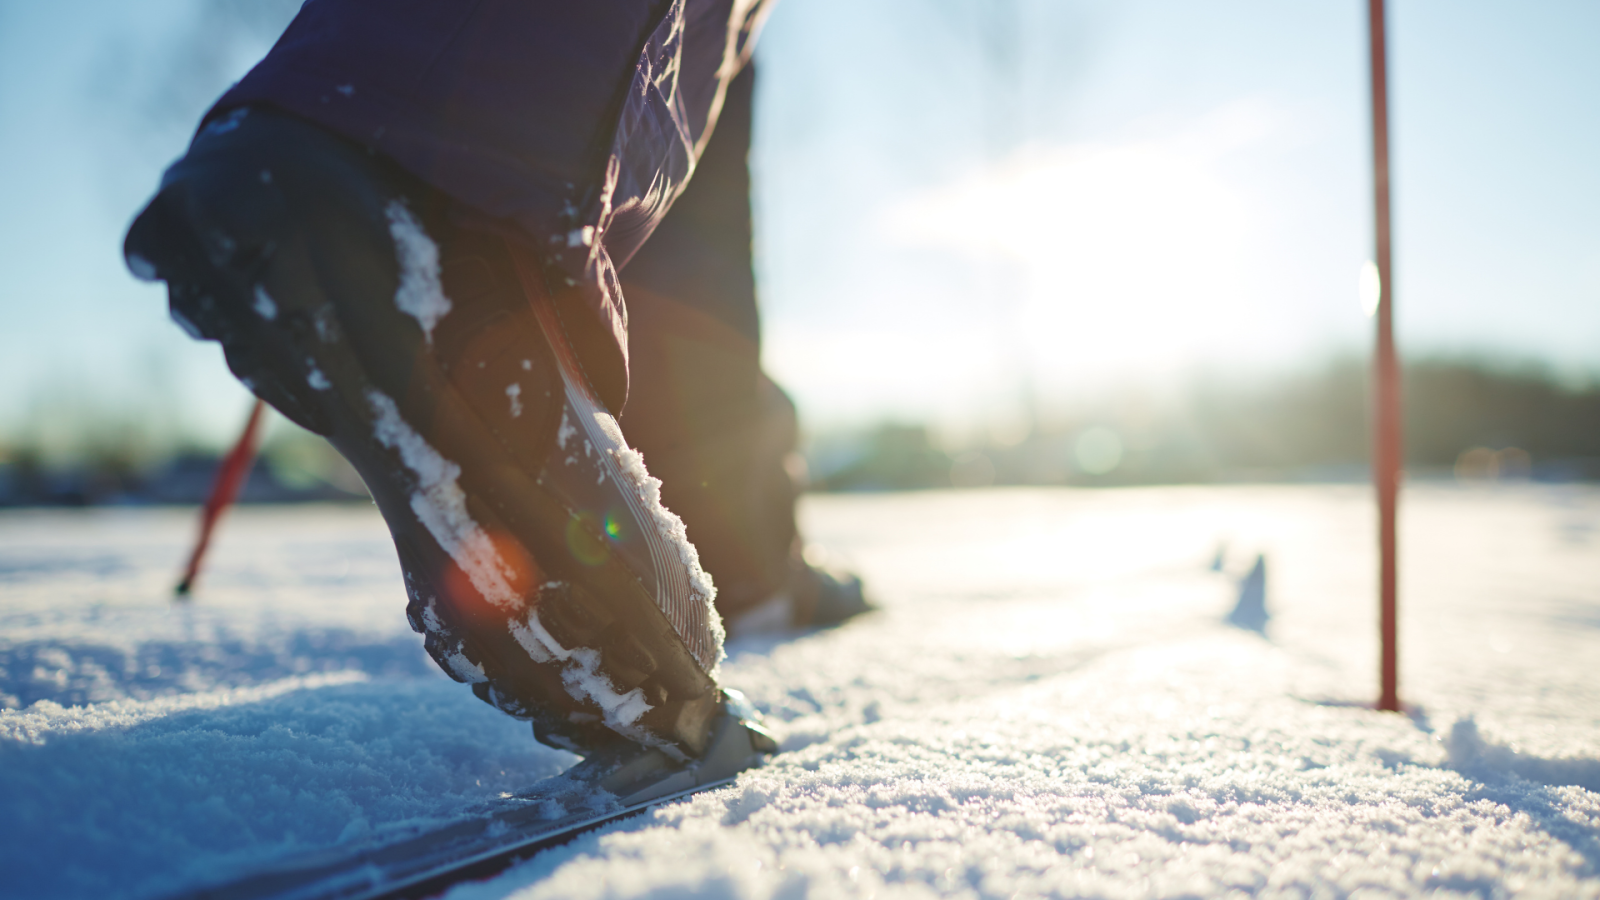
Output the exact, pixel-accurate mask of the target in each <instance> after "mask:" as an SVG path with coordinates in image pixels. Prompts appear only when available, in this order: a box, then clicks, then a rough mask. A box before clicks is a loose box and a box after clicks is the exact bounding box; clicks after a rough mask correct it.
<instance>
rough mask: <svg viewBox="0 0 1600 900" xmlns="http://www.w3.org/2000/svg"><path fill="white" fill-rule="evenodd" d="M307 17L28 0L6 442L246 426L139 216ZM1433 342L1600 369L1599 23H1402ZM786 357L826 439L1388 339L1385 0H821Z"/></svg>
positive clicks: (11, 136)
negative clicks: (1379, 123)
mask: <svg viewBox="0 0 1600 900" xmlns="http://www.w3.org/2000/svg"><path fill="white" fill-rule="evenodd" d="M295 6H296V4H294V3H293V2H290V0H257V2H248V0H58V2H52V3H49V4H41V3H32V2H27V0H0V316H3V322H4V325H5V327H4V328H3V329H0V435H4V434H7V433H15V432H16V431H17V430H19V429H24V428H33V429H38V428H48V427H68V426H67V425H65V424H62V423H67V422H70V421H72V420H73V415H69V413H76V414H78V418H82V414H83V413H85V412H87V413H88V414H90V415H100V416H102V417H105V418H115V417H117V416H124V417H126V416H130V415H131V416H136V417H137V418H139V419H140V420H141V421H143V422H144V423H145V424H146V425H147V426H149V427H153V428H157V429H161V430H166V431H169V432H171V433H174V434H183V435H186V436H188V437H190V438H193V439H198V440H201V441H205V442H212V443H216V442H220V441H222V440H225V439H226V437H227V436H228V435H229V434H230V433H231V432H232V431H233V430H234V429H236V428H237V427H238V425H239V423H240V422H241V421H242V419H243V416H244V414H245V411H246V409H247V407H248V398H247V396H246V395H245V394H244V392H243V390H242V389H241V388H239V387H238V386H237V385H235V384H233V382H232V379H231V378H230V377H229V376H228V375H227V373H226V370H225V368H224V367H223V365H222V362H221V354H220V352H219V351H218V350H217V348H216V347H215V345H211V344H196V343H194V342H191V341H189V340H188V339H187V338H186V337H184V336H183V334H182V333H181V332H180V331H179V330H178V329H177V328H176V327H175V326H173V325H172V324H171V323H170V322H169V321H168V320H167V319H166V316H165V301H164V296H163V291H162V289H161V288H160V287H159V286H148V285H141V284H139V283H137V282H135V281H133V279H132V278H130V277H128V276H127V275H126V273H125V272H123V270H122V267H121V260H120V250H119V248H120V243H121V234H122V232H123V230H124V229H125V228H126V225H127V223H128V221H129V220H130V219H131V217H132V215H133V214H134V212H135V211H136V210H137V208H138V207H139V205H140V204H141V203H142V202H143V201H144V200H145V199H146V198H147V197H148V195H149V193H150V192H151V191H152V190H153V188H154V186H155V184H156V181H157V179H158V177H159V173H160V171H161V168H162V167H163V166H164V165H165V164H166V163H167V162H169V161H170V160H171V159H172V158H173V157H175V156H176V155H178V154H179V153H180V152H181V150H182V148H183V146H184V144H185V142H186V140H187V138H188V136H189V132H190V130H191V129H192V128H193V125H194V123H195V121H196V120H197V119H198V117H199V115H200V114H201V112H203V110H204V109H205V107H206V106H207V105H208V103H209V102H210V100H211V99H212V98H214V96H215V95H216V94H217V93H219V92H220V91H221V89H222V88H223V87H225V86H226V85H227V84H228V83H229V82H230V81H231V80H232V79H234V78H237V77H238V76H239V75H240V74H242V73H243V72H244V71H246V70H247V69H248V67H249V66H250V65H251V64H252V63H253V61H254V60H255V59H257V58H259V56H260V55H261V54H262V53H263V52H265V50H266V48H267V47H268V46H269V45H270V42H271V40H272V38H273V37H274V36H275V35H276V33H277V31H278V30H280V29H281V27H282V25H283V24H284V23H285V22H286V21H287V18H288V17H289V16H290V15H292V13H293V10H294V8H295ZM1390 32H1391V47H1390V51H1391V89H1392V92H1393V93H1392V126H1391V127H1392V133H1393V153H1394V179H1395V182H1394V183H1395V201H1394V202H1395V207H1394V214H1395V223H1396V238H1395V260H1396V262H1395V272H1396V280H1395V284H1394V285H1391V286H1389V287H1390V289H1391V291H1392V296H1393V297H1394V299H1395V309H1396V316H1397V320H1396V321H1397V328H1398V334H1399V339H1400V345H1401V349H1402V352H1404V353H1412V354H1421V353H1441V352H1444V353H1466V352H1472V353H1485V354H1491V355H1497V356H1501V357H1505V358H1514V359H1532V360H1539V361H1543V362H1545V363H1546V364H1548V365H1550V366H1552V367H1554V368H1556V369H1557V370H1559V371H1562V372H1564V373H1567V374H1570V375H1573V376H1574V377H1583V376H1586V375H1593V374H1594V373H1597V372H1600V170H1597V167H1596V166H1595V164H1594V160H1596V159H1600V54H1595V53H1593V52H1592V48H1593V47H1594V46H1596V42H1597V41H1600V5H1596V4H1593V3H1588V2H1579V0H1572V2H1557V0H1546V2H1539V3H1530V4H1518V5H1515V6H1512V5H1509V4H1495V3H1489V2H1463V0H1453V2H1447V0H1401V2H1394V3H1391V12H1390ZM758 63H759V66H760V69H759V76H758V83H759V88H758V91H759V94H758V96H759V101H758V102H759V107H758V113H757V135H756V146H755V148H754V150H753V155H752V164H753V167H754V171H755V175H756V189H755V196H754V203H755V209H756V221H757V270H758V274H759V275H760V278H761V291H762V305H763V314H764V317H765V325H766V337H765V341H766V343H765V360H766V363H767V366H768V367H769V369H770V370H771V371H772V372H773V373H774V375H775V376H777V377H778V379H779V380H780V381H781V382H782V383H784V384H785V385H787V386H788V387H789V388H790V390H791V392H792V393H793V394H794V395H795V396H796V398H797V399H798V400H799V402H800V405H801V410H802V415H803V416H804V417H805V420H806V422H807V423H808V424H809V425H810V426H811V427H812V428H827V427H832V426H836V425H840V424H849V423H860V422H866V421H872V420H875V419H880V418H896V419H900V420H902V421H927V422H930V423H932V424H934V425H936V426H937V427H940V428H944V429H951V430H956V431H961V430H967V431H971V430H973V429H978V430H982V429H1003V428H1005V427H1007V423H1009V422H1014V421H1015V420H1016V419H1017V418H1018V416H1020V415H1022V414H1023V412H1024V410H1027V409H1032V410H1033V411H1034V413H1035V414H1036V415H1041V414H1042V415H1045V416H1048V415H1049V414H1050V412H1051V411H1053V410H1059V409H1064V408H1068V407H1070V406H1071V404H1073V403H1074V402H1077V401H1079V400H1082V399H1083V398H1087V397H1092V396H1095V395H1096V394H1097V393H1103V392H1105V391H1107V390H1110V389H1112V388H1114V387H1117V386H1119V385H1127V384H1130V383H1138V384H1144V385H1148V386H1152V387H1156V388H1164V389H1170V388H1174V387H1181V386H1182V384H1184V383H1185V382H1186V381H1187V380H1189V379H1192V378H1194V377H1197V373H1200V372H1209V371H1218V370H1222V371H1234V372H1249V373H1254V374H1256V375H1257V376H1258V377H1270V376H1271V375H1273V374H1274V373H1279V372H1283V371H1287V370H1293V369H1296V368H1303V367H1306V366H1311V365H1315V364H1317V363H1319V362H1321V361H1323V360H1326V359H1328V358H1329V357H1330V356H1332V355H1336V354H1351V353H1362V352H1365V348H1366V346H1367V344H1368V343H1369V341H1370V330H1371V320H1370V319H1368V318H1366V317H1365V316H1364V314H1363V312H1362V309H1361V305H1360V302H1359V300H1358V295H1357V281H1358V274H1359V272H1360V269H1361V265H1362V263H1363V262H1364V261H1365V260H1366V259H1367V258H1368V257H1370V255H1371V249H1370V245H1371V225H1370V218H1371V203H1370V193H1371V188H1370V165H1369V158H1370V146H1369V132H1368V125H1367V118H1366V117H1367V94H1366V92H1367V80H1366V45H1365V4H1363V3H1360V2H1358V0H1339V2H1332V0H1318V2H1306V0H1299V2H1284V0H1277V2H1268V0H1216V2H1210V3H1207V4H1203V5H1202V4H1193V3H1187V2H1181V0H1121V2H1111V0H1072V2H1068V0H1037V2H1031V0H1005V2H999V0H981V2H980V0H878V2H874V3H871V4H863V3H859V2H855V3H846V2H844V0H785V2H783V3H780V4H779V5H778V7H777V10H776V12H775V13H774V14H773V16H772V18H771V20H770V22H769V24H768V28H767V30H766V33H765V34H764V35H763V37H762V42H761V46H760V51H759V54H758Z"/></svg>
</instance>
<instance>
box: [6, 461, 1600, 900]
mask: <svg viewBox="0 0 1600 900" xmlns="http://www.w3.org/2000/svg"><path fill="white" fill-rule="evenodd" d="M805 513H806V522H807V530H808V533H809V534H810V535H811V536H812V538H813V539H816V540H819V541H821V542H823V543H824V544H826V545H827V546H828V547H829V548H830V549H831V550H832V551H834V553H835V554H836V555H837V556H841V557H843V558H844V559H846V560H848V561H851V562H853V564H854V565H855V566H856V567H857V568H858V569H859V570H860V571H861V572H862V573H863V574H864V575H865V576H866V577H867V579H868V583H869V586H870V587H871V589H872V590H873V592H874V593H875V595H876V596H877V598H878V600H879V601H880V602H881V603H882V604H883V605H884V607H885V609H884V610H883V611H882V612H880V613H876V614H873V615H871V616H869V617H867V618H865V619H862V620H859V621H857V622H854V623H851V624H849V625H846V626H844V627H841V628H838V629H834V630H831V631H823V632H817V633H810V634H798V635H781V636H767V637H744V638H738V639H735V640H733V641H731V642H730V643H729V646H728V649H729V658H728V660H727V661H726V662H725V663H724V666H723V677H724V679H725V680H726V681H727V682H728V683H729V684H731V685H734V686H736V687H739V688H741V689H742V690H744V691H745V692H746V693H747V694H748V695H749V696H750V698H751V699H752V700H753V701H754V702H755V703H756V704H757V705H758V706H759V707H761V708H762V709H764V710H765V711H766V712H767V713H768V716H769V719H770V721H771V723H772V724H773V726H774V727H775V729H776V730H777V731H778V732H779V734H780V737H781V738H782V741H783V745H784V749H785V751H786V752H785V753H783V754H782V755H781V756H779V757H777V758H776V759H775V760H774V761H773V762H772V763H771V764H770V765H768V766H767V767H766V768H764V769H762V770H759V771H755V772H750V773H746V774H745V775H743V776H741V777H740V779H739V780H738V782H737V783H736V784H735V785H733V786H731V787H729V788H725V789H722V790H719V791H715V792H712V793H708V794H704V795H701V796H699V797H696V798H693V799H690V800H687V801H683V802H679V803H676V804H673V805H670V806H667V807H665V808H662V809H660V810H658V811H656V812H654V813H651V814H647V815H644V816H640V817H637V818H634V819H632V820H628V821H625V822H622V823H619V824H616V825H613V826H611V827H609V828H606V829H603V830H601V831H598V832H595V833H593V834H591V835H588V836H585V837H582V838H580V839H578V840H576V841H575V842H573V843H572V844H569V845H568V846H566V847H562V848H558V849H555V850H552V851H548V852H546V853H544V854H542V855H541V856H539V857H537V858H535V859H534V860H531V861H529V862H527V863H524V864H521V865H519V866H518V867H515V868H513V869H512V870H510V871H508V872H507V873H505V874H503V875H502V876H500V877H498V878H495V879H492V880H489V881H486V882H481V883H475V884H470V885H464V886H461V887H458V888H457V889H455V890H454V891H453V892H451V894H450V896H451V897H452V898H455V900H466V898H503V897H519V898H543V897H646V896H649V897H680V896H681V897H687V896H695V897H760V898H765V897H805V896H811V897H834V896H850V897H869V896H873V897H931V896H943V897H985V898H987V897H996V898H999V897H1013V896H1017V897H1034V896H1106V897H1183V896H1225V895H1228V894H1230V893H1235V892H1237V893H1242V894H1247V895H1256V896H1330V897H1338V896H1390V895H1421V894H1437V895H1443V896H1454V895H1467V896H1484V897H1494V896H1506V895H1527V896H1600V793H1596V791H1600V685H1597V678H1596V676H1595V670H1596V666H1597V662H1600V491H1596V490H1593V489H1575V488H1554V487H1503V488H1481V489H1467V488H1456V487H1444V486H1426V485H1425V486H1421V487H1415V488H1412V489H1409V490H1408V491H1407V493H1406V495H1405V500H1404V506H1403V521H1402V540H1403V544H1402V546H1403V550H1404V553H1405V556H1404V562H1405V565H1404V568H1403V570H1402V590H1403V594H1402V598H1403V602H1404V604H1405V605H1404V607H1403V611H1402V619H1401V625H1402V629H1403V640H1404V643H1403V647H1402V649H1403V655H1402V672H1403V683H1402V687H1403V690H1404V694H1405V697H1406V699H1407V700H1408V701H1409V702H1410V703H1412V704H1415V707H1414V708H1413V709H1412V711H1411V714H1410V715H1409V716H1398V715H1387V714H1380V713H1376V712H1372V711H1370V710H1367V709H1365V708H1363V707H1362V705H1361V704H1363V703H1365V702H1366V701H1368V700H1369V699H1370V698H1371V697H1372V696H1373V695H1374V694H1375V693H1376V686H1375V684H1374V677H1373V671H1374V669H1375V653H1376V648H1375V646H1374V641H1373V639H1372V638H1373V632H1374V630H1375V625H1374V621H1375V616H1374V613H1373V605H1374V604H1373V600H1372V594H1373V590H1372V584H1373V577H1372V571H1373V556H1374V554H1373V551H1372V535H1373V522H1372V509H1371V502H1370V499H1369V497H1368V495H1367V492H1366V491H1365V490H1363V489H1360V488H1354V487H1351V488H1343V487H1235V488H1164V489H1140V490H1125V491H1070V490H1011V491H970V492H956V493H920V494H902V495H876V496H830V497H813V498H808V500H807V502H806V507H805ZM192 518H193V517H192V513H190V512H187V511H181V510H121V509H115V510H96V511H86V512H15V511H13V512H7V513H4V514H0V705H3V706H6V707H10V708H9V709H6V710H4V711H0V823H4V824H0V871H3V872H4V873H5V876H4V878H0V896H6V897H13V896H14V897H42V896H52V897H146V896H153V895H160V894H163V893H167V892H170V891H173V890H178V889H181V888H183V887H184V886H193V885H196V884H199V883H201V882H204V881H208V880H210V879H213V878H216V877H220V876H222V875H225V874H226V873H228V872H231V871H238V870H240V869H242V868H247V867H250V866H253V865H258V864H261V863H262V862H265V861H269V860H270V859H271V858H273V857H274V856H277V855H280V854H283V853H288V852H293V851H295V850H297V849H304V848H308V847H317V846H324V845H328V844H333V843H337V842H339V841H348V840H352V839H355V838H357V837H359V836H363V835H367V834H370V833H372V832H374V831H378V832H381V831H384V830H388V829H393V828H397V827H399V826H401V825H402V824H404V823H407V822H415V821H418V820H426V819H430V818H445V817H448V816H449V815H450V814H451V812H452V811H455V810H459V809H461V808H462V807H464V806H466V805H469V804H471V803H473V802H476V801H479V800H482V799H485V798H488V797H492V796H494V795H496V794H498V793H499V792H502V791H509V790H515V789H517V788H519V787H520V786H522V785H525V784H527V783H528V782H529V781H532V780H534V779H537V778H539V777H542V776H544V775H548V774H551V773H553V772H555V771H558V770H559V769H561V768H562V767H564V766H565V765H568V764H570V763H571V761H572V760H573V757H571V756H570V755H568V754H564V753H561V752H558V751H554V750H549V749H546V748H542V747H539V746H538V745H536V744H534V743H533V742H532V740H531V739H530V738H529V736H528V734H527V731H526V726H525V725H522V724H519V723H517V722H515V721H513V720H511V719H510V718H509V717H506V716H504V715H502V714H500V713H498V712H496V711H495V710H493V709H492V708H490V707H488V706H487V705H485V704H483V703H480V702H478V701H477V700H475V699H474V698H472V697H471V696H470V694H469V693H468V692H467V691H466V690H465V688H464V687H462V686H461V685H457V684H454V683H452V682H450V681H448V680H447V679H446V678H445V677H444V676H443V675H442V674H441V673H438V672H437V671H436V670H435V669H434V668H433V666H432V664H431V663H430V662H428V661H427V660H426V658H425V656H424V654H423V652H422V649H421V646H420V639H419V638H418V637H417V636H416V635H413V634H411V633H410V632H409V630H408V629H407V627H406V625H405V620H404V615H403V608H404V604H405V600H404V591H403V587H402V584H401V580H400V577H399V573H398V571H397V568H398V567H397V566H396V565H395V562H394V555H393V551H392V549H391V548H390V547H389V546H388V543H387V538H386V536H385V533H384V530H383V526H382V523H381V521H380V520H379V519H378V517H377V516H376V514H375V513H374V512H372V511H371V510H370V509H368V508H352V507H339V508H336V507H301V508H293V509H287V508H285V509H273V508H253V509H243V510H239V511H236V512H234V513H232V514H230V518H229V519H228V520H227V521H226V522H225V523H224V525H223V527H222V530H221V532H220V534H219V536H218V540H217V542H216V544H215V545H214V547H215V548H214V554H215V555H214V557H213V561H212V566H211V568H210V569H209V570H208V572H207V573H206V575H205V576H204V581H203V582H202V584H201V585H200V588H199V592H198V594H197V596H196V599H195V600H194V601H193V602H192V603H189V604H187V605H181V606H180V605H174V604H172V603H171V601H170V600H169V599H168V591H169V590H170V585H171V582H172V580H173V578H174V577H175V574H176V569H177V566H178V564H179V562H180V561H181V559H182V556H183V553H184V551H185V549H186V544H187V541H188V540H189V538H190V536H191V531H192V528H193V521H192ZM1219 546H1224V547H1225V551H1226V552H1225V553H1224V556H1223V558H1224V561H1225V565H1224V566H1223V568H1224V571H1223V572H1221V573H1217V572H1212V571H1210V566H1209V563H1210V561H1211V560H1212V558H1213V557H1214V556H1216V554H1217V548H1218V547H1219ZM1258 554H1260V555H1263V556H1264V557H1265V560H1266V564H1265V575H1266V592H1265V596H1266V608H1267V611H1268V612H1269V613H1270V614H1271V618H1270V619H1269V620H1268V621H1267V622H1266V624H1265V633H1264V635H1263V634H1259V633H1256V632H1254V631H1249V630H1243V629H1240V628H1235V627H1231V626H1229V625H1227V624H1226V623H1225V620H1226V618H1227V617H1228V615H1229V614H1230V611H1232V610H1233V609H1234V606H1235V601H1236V599H1237V596H1238V587H1239V581H1240V579H1242V578H1243V577H1244V576H1245V574H1246V572H1247V571H1248V570H1249V569H1250V568H1251V567H1252V566H1253V565H1254V564H1255V561H1256V558H1257V555H1258Z"/></svg>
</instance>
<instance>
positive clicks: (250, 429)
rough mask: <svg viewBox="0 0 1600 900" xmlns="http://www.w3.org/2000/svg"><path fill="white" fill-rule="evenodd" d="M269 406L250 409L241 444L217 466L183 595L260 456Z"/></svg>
mask: <svg viewBox="0 0 1600 900" xmlns="http://www.w3.org/2000/svg"><path fill="white" fill-rule="evenodd" d="M266 406H267V405H266V404H265V403H263V402H261V401H260V400H257V401H256V402H255V405H254V406H252V407H251V408H250V418H249V420H248V421H246V422H245V425H244V434H241V435H239V441H238V443H236V444H234V445H233V449H232V450H229V451H228V455H227V456H224V457H223V458H222V464H221V465H220V466H218V467H217V480H216V481H214V482H212V484H211V496H210V497H208V498H206V505H205V508H204V509H202V510H201V511H200V536H199V537H198V538H197V539H196V540H195V544H194V552H193V553H191V554H190V555H189V565H188V567H187V568H185V569H184V570H183V580H182V581H179V582H178V587H177V594H178V596H179V597H187V596H188V595H189V590H190V589H191V588H193V587H194V580H195V577H196V576H198V575H199V574H200V563H201V561H202V560H204V559H205V555H206V548H207V547H209V546H211V532H212V531H213V530H215V529H216V527H217V519H219V518H221V517H222V513H223V511H224V510H226V509H227V508H228V507H229V505H231V504H232V503H233V501H234V500H235V499H236V498H237V497H238V496H239V489H240V488H241V487H243V486H244V479H245V476H246V475H249V474H250V464H251V463H252V462H255V458H256V437H257V435H258V433H259V432H260V430H261V415H262V412H263V411H264V410H265V409H266Z"/></svg>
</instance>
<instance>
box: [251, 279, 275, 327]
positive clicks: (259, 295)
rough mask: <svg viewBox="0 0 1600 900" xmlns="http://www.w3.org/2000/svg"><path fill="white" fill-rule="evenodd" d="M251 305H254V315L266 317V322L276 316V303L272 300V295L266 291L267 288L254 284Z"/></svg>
mask: <svg viewBox="0 0 1600 900" xmlns="http://www.w3.org/2000/svg"><path fill="white" fill-rule="evenodd" d="M251 305H252V306H253V307H254V309H255V311H256V315H258V316H260V317H261V318H263V319H266V320H267V321H268V322H271V321H272V320H273V319H276V318H277V317H278V304H277V303H276V302H274V301H273V299H272V295H271V294H269V293H267V289H266V288H264V287H262V286H261V285H259V284H258V285H256V300H255V303H253V304H251Z"/></svg>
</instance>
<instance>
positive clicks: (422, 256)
mask: <svg viewBox="0 0 1600 900" xmlns="http://www.w3.org/2000/svg"><path fill="white" fill-rule="evenodd" d="M385 212H386V213H387V214H388V216H389V234H390V235H391V236H392V237H393V238H394V246H395V253H396V255H397V256H398V257H399V260H400V289H399V290H397V291H396V292H395V295H394V304H395V306H397V307H399V308H400V311H401V312H404V313H406V314H408V315H410V316H411V317H412V318H414V319H416V320H417V324H418V325H421V326H422V334H423V336H424V337H425V338H427V340H428V342H429V343H432V342H433V328H434V326H435V325H437V324H438V323H439V320H440V319H442V318H444V316H445V314H446V313H448V312H450V300H449V298H447V297H446V296H445V295H444V286H443V285H442V284H441V283H440V281H439V247H438V245H437V244H435V243H434V242H433V239H432V238H430V237H428V235H427V233H426V232H424V231H423V230H422V223H420V222H418V221H417V219H416V217H415V216H413V215H412V214H411V210H409V209H407V208H406V206H405V204H404V203H401V202H400V201H399V200H394V201H391V202H390V203H389V206H388V208H387V209H385Z"/></svg>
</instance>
